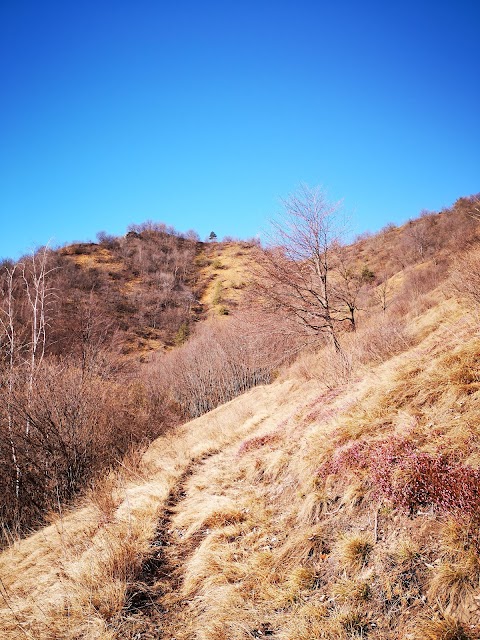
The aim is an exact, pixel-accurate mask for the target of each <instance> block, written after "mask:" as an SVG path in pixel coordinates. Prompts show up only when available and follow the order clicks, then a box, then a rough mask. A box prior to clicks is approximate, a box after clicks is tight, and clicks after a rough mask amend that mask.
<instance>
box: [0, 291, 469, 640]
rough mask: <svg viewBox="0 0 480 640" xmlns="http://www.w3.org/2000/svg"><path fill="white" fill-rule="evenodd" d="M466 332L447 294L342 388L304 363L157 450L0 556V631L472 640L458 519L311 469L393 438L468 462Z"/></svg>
mask: <svg viewBox="0 0 480 640" xmlns="http://www.w3.org/2000/svg"><path fill="white" fill-rule="evenodd" d="M477 326H478V325H477V324H476V323H475V322H473V321H472V320H469V318H468V315H466V314H465V310H464V309H462V307H461V306H460V305H459V304H458V303H456V302H455V301H454V300H449V299H446V300H445V299H444V300H441V301H440V302H439V304H437V305H436V306H434V307H433V308H431V309H428V310H427V311H425V312H424V313H423V314H422V315H420V316H418V317H417V318H416V319H415V320H413V321H412V323H411V324H410V336H409V339H408V341H405V342H404V343H403V345H404V349H403V351H402V352H401V353H399V354H398V355H396V356H394V357H393V358H390V359H388V360H387V361H386V362H384V363H382V364H380V365H376V366H375V365H372V364H370V365H368V364H367V365H365V364H363V365H362V364H358V366H353V367H351V370H350V381H349V382H347V383H344V384H340V385H338V386H336V387H334V386H333V385H331V386H332V388H331V389H326V388H325V387H323V386H322V385H321V384H320V383H319V378H320V377H321V375H322V373H323V372H324V366H325V362H322V360H321V355H320V356H311V357H310V361H309V362H307V363H304V366H303V368H302V366H301V365H297V368H296V369H295V370H293V371H291V372H290V376H289V378H290V379H286V380H283V381H277V382H276V383H274V384H273V385H271V386H270V387H263V388H257V389H254V390H252V391H251V392H249V393H248V394H246V395H244V396H242V397H240V398H238V399H236V400H234V401H232V402H230V403H229V404H227V405H225V406H222V407H220V408H218V409H217V410H215V411H213V412H211V413H210V414H207V415H205V416H203V417H202V418H200V419H198V420H196V421H194V422H192V423H189V424H187V425H185V426H184V427H181V428H180V429H179V430H178V431H177V432H176V433H175V434H173V435H170V436H168V437H165V438H161V439H159V440H157V441H156V442H154V443H153V444H152V445H151V446H150V448H149V449H148V451H147V452H146V453H145V455H144V456H143V458H142V460H141V462H139V463H138V461H137V462H136V463H135V461H132V464H131V465H128V464H127V465H126V467H125V468H124V469H123V472H122V473H119V474H117V475H116V476H113V477H111V478H110V479H107V480H106V482H105V486H104V487H103V488H102V490H98V491H97V492H96V494H95V495H94V496H93V497H92V499H91V500H86V501H85V505H84V506H83V507H82V508H80V509H77V510H74V511H72V512H71V513H70V514H65V515H63V516H62V517H58V516H56V517H55V519H54V522H53V523H52V525H51V526H50V527H47V528H45V529H43V530H41V531H39V532H38V533H36V534H34V535H33V536H31V537H30V538H28V539H26V540H24V541H21V542H19V543H17V544H15V545H14V546H13V547H12V548H11V549H9V550H7V551H5V552H4V553H3V554H2V556H1V557H0V572H1V579H2V582H1V588H2V596H3V603H2V609H1V614H2V618H1V619H2V622H1V629H2V637H4V638H19V637H30V638H42V639H43V638H52V639H53V638H103V639H106V638H134V637H135V638H154V637H158V635H155V634H156V633H157V634H158V631H155V629H162V634H163V635H162V637H166V638H172V639H173V638H176V639H177V640H180V639H185V640H186V639H187V638H202V639H205V640H206V639H207V638H208V639H211V640H213V639H215V640H219V639H227V638H229V639H234V638H247V637H252V636H253V637H261V636H262V634H263V635H270V636H271V637H276V638H281V639H289V640H294V639H295V640H299V639H305V640H307V639H310V638H316V637H318V638H322V637H324V638H350V637H362V635H363V636H366V635H368V637H369V638H377V639H378V638H417V639H420V638H447V637H448V638H462V637H465V638H477V637H478V635H475V632H474V630H472V629H471V630H470V631H468V629H469V628H470V625H476V624H477V625H478V624H480V607H479V595H480V589H479V586H478V585H479V577H480V563H479V558H478V554H477V553H476V552H475V550H474V549H473V548H472V546H471V545H470V543H469V539H468V536H467V535H466V533H465V531H463V530H462V528H461V526H460V525H459V524H458V521H457V520H455V519H453V518H451V517H448V516H445V515H439V514H436V513H433V511H432V510H431V509H428V508H427V509H425V510H421V509H418V511H416V512H415V513H413V514H412V515H409V514H408V513H406V512H404V511H402V510H397V509H394V508H392V506H391V504H390V503H389V501H388V500H386V499H383V498H381V497H380V496H378V495H376V494H375V492H374V489H373V487H372V485H371V482H370V481H369V478H368V473H367V471H366V470H365V469H363V470H362V469H360V470H359V469H355V468H352V467H348V466H345V468H343V469H341V470H340V473H336V474H335V473H331V474H329V475H327V476H326V477H325V476H324V475H323V476H322V475H321V474H319V469H320V468H321V466H322V463H324V462H326V461H327V460H329V459H332V456H335V455H336V452H337V453H338V451H339V450H341V449H342V448H343V449H345V447H348V446H349V444H351V443H352V442H355V441H359V440H368V441H369V442H375V441H384V440H385V439H388V438H391V437H392V436H393V435H398V436H405V435H408V438H409V439H410V440H411V441H414V442H415V443H417V445H418V447H419V448H420V449H421V450H423V451H428V452H433V451H437V450H438V448H439V447H440V445H441V444H442V443H443V444H447V445H448V447H449V449H453V450H455V449H456V450H458V451H461V452H463V455H464V457H465V456H467V455H468V456H469V458H468V460H467V461H468V462H469V463H470V464H472V465H475V466H477V465H478V462H479V459H480V449H479V447H478V400H479V381H480V371H479V370H478V364H477V362H478V355H479V354H480V340H479V336H478V329H477ZM407 344H408V345H409V346H407ZM329 359H330V360H331V358H329ZM358 362H359V363H360V359H358ZM302 371H303V372H304V371H308V375H305V373H303V374H302ZM306 378H308V379H306ZM467 444H468V446H467ZM127 467H130V470H129V469H128V468H127ZM159 523H160V524H159ZM469 545H470V546H469ZM152 554H153V556H154V557H155V556H156V558H157V561H156V563H155V562H154V563H153V564H152V560H151V561H150V565H149V564H148V563H145V559H146V558H148V557H150V556H152ZM149 566H150V569H149ZM152 566H153V567H154V570H153V571H152ZM12 568H14V570H13V571H12ZM136 593H137V594H138V593H141V594H143V599H142V598H140V600H139V599H138V598H136V597H135V594H136ZM125 602H127V607H126V608H124V606H125ZM129 602H130V605H129V606H128V603H129ZM139 602H143V605H142V606H140V605H139ZM149 602H155V603H157V604H156V605H155V606H145V603H147V604H148V603H149ZM144 607H145V608H144ZM445 616H446V617H445ZM436 619H438V620H437V621H435V620H436ZM432 620H433V621H432ZM461 624H463V631H462V633H463V632H465V633H467V631H468V634H469V635H465V636H462V635H461V633H460V631H459V629H460V626H459V625H461ZM435 625H436V626H435ZM449 629H450V631H449ZM452 629H453V630H454V631H452ZM455 629H456V631H455ZM447 633H450V634H451V635H447ZM452 633H453V635H452ZM455 633H456V634H457V635H455ZM139 634H140V635H139Z"/></svg>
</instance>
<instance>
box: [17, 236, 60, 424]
mask: <svg viewBox="0 0 480 640" xmlns="http://www.w3.org/2000/svg"><path fill="white" fill-rule="evenodd" d="M47 257H48V249H47V247H43V248H42V249H40V251H38V252H37V253H33V254H32V257H31V259H30V260H28V262H26V263H24V264H22V266H21V268H22V279H23V282H24V285H25V292H26V296H27V302H28V307H29V309H30V313H31V340H30V344H29V374H28V386H27V403H28V402H29V400H30V397H31V394H32V390H33V383H34V380H35V375H36V372H37V370H38V369H39V367H40V366H41V364H42V361H43V357H44V355H45V346H46V329H47V310H48V305H49V300H50V298H51V297H52V295H53V292H52V290H51V289H50V288H49V287H48V286H47V276H48V275H49V273H50V270H48V269H47ZM25 431H26V435H27V436H28V432H29V421H28V419H27V423H26V428H25Z"/></svg>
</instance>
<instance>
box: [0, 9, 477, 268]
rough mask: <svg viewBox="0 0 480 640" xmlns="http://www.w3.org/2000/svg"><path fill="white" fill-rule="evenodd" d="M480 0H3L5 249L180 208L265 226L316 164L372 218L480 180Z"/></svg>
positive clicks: (378, 221) (121, 228)
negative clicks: (391, 0) (389, 0)
mask: <svg viewBox="0 0 480 640" xmlns="http://www.w3.org/2000/svg"><path fill="white" fill-rule="evenodd" d="M479 18H480V3H479V2H478V1H477V0H469V1H468V2H467V1H465V0H456V1H453V0H452V1H448V2H445V1H442V0H437V1H435V2H422V1H421V0H418V1H416V2H411V1H410V0H406V1H402V2H384V1H382V2H372V1H369V0H365V1H362V2H360V1H356V2H354V1H351V0H349V1H347V0H336V1H335V2H333V0H332V1H328V2H327V1H322V0H317V1H316V2H310V1H305V0H296V1H295V2H293V1H288V2H281V1H277V2H267V1H261V0H258V1H257V2H250V1H249V0H246V1H243V2H231V1H228V0H223V1H222V2H198V1H197V2H188V1H187V2H186V1H182V0H177V1H176V2H161V1H150V0H136V1H135V2H134V1H133V0H132V1H130V2H126V1H124V0H116V1H115V2H113V1H111V2H104V1H102V0H97V1H96V2H90V1H89V0H85V1H84V2H81V3H80V2H78V3H73V2H65V1H61V2H51V1H48V0H44V1H39V0H36V1H35V2H27V1H23V0H1V2H0V90H1V96H2V98H1V100H0V221H1V227H0V229H1V230H0V256H3V257H6V256H10V257H17V256H19V255H20V254H21V253H22V252H26V251H28V250H29V249H30V248H32V247H33V246H34V245H39V244H43V243H46V242H48V241H50V242H52V243H53V244H54V245H55V244H63V243H66V242H71V241H75V240H89V239H91V240H94V239H95V235H96V233H97V231H100V230H105V231H107V232H108V233H113V234H122V233H124V232H125V231H126V228H127V226H128V225H129V224H131V223H139V222H142V221H144V220H147V219H152V220H157V221H163V222H166V223H167V224H170V225H173V226H174V227H176V228H177V229H178V230H180V231H186V230H188V229H191V228H193V229H195V230H197V231H198V232H199V233H200V235H201V236H202V237H203V236H206V235H207V234H208V233H209V232H210V231H212V230H213V231H215V232H216V233H217V235H218V236H219V237H220V238H221V237H222V236H224V235H233V236H238V237H243V238H246V237H251V236H254V235H256V234H258V233H259V232H260V231H261V230H262V229H263V228H265V227H266V226H267V221H268V219H269V218H271V217H272V216H273V215H274V214H275V213H276V212H277V211H278V209H279V208H280V205H279V199H280V198H281V197H284V196H286V195H287V194H288V193H290V192H292V191H293V190H294V189H295V188H296V186H297V185H298V184H299V183H300V182H305V183H308V184H310V185H318V184H321V185H323V186H324V187H325V189H326V190H327V193H328V195H329V196H330V198H332V199H335V200H336V199H342V198H343V200H344V205H345V208H346V209H347V211H349V212H350V213H352V214H353V217H354V224H355V228H356V230H357V231H358V232H361V231H364V230H376V229H379V228H380V227H382V226H384V225H385V224H386V223H388V222H391V221H393V222H396V223H400V222H403V221H405V220H406V219H408V218H409V217H414V216H416V215H418V213H419V212H420V210H421V209H430V210H437V209H439V208H441V207H443V206H448V205H450V204H452V203H453V202H454V201H455V200H456V199H457V198H458V197H460V196H462V195H469V194H472V193H475V192H478V191H480V180H479V178H480V153H479V151H478V150H479V148H480V107H479V105H480V100H479V97H480V88H479V87H480V83H479V70H480V48H479V46H478V23H479Z"/></svg>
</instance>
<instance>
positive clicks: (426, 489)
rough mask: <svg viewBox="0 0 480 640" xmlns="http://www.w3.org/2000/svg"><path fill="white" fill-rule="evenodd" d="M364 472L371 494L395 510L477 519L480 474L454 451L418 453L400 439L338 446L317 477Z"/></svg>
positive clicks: (478, 512) (478, 516) (358, 442)
mask: <svg viewBox="0 0 480 640" xmlns="http://www.w3.org/2000/svg"><path fill="white" fill-rule="evenodd" d="M345 469H349V470H350V471H355V470H361V469H363V470H365V469H367V470H368V471H369V472H370V478H371V481H372V484H373V486H374V488H375V490H376V491H377V492H378V493H379V494H380V495H383V496H385V497H386V498H388V499H389V500H390V501H391V502H392V503H393V505H394V506H395V507H399V508H401V509H405V510H408V511H409V512H410V513H413V512H414V511H415V510H417V509H419V508H425V507H433V508H434V509H435V510H437V511H442V512H450V513H456V514H458V515H463V516H466V517H469V518H473V519H475V520H477V519H478V520H480V470H479V469H473V468H472V467H468V466H466V465H463V464H461V463H460V462H458V460H457V459H456V458H455V456H454V455H453V454H452V453H443V452H442V453H439V454H438V455H431V454H429V453H425V452H423V451H418V449H416V448H415V444H414V443H413V442H411V441H409V440H406V439H404V438H395V437H394V438H391V439H390V440H382V441H379V442H378V441H377V442H367V441H364V440H363V441H362V440H360V441H357V442H354V443H353V444H350V445H348V446H345V447H342V448H341V449H340V450H338V451H337V453H336V454H335V455H334V457H333V458H332V459H331V460H329V461H328V462H327V463H325V464H324V465H322V467H321V468H320V469H319V472H318V473H319V475H320V476H323V477H326V476H327V475H330V474H333V475H336V474H339V473H341V472H342V471H343V470H345Z"/></svg>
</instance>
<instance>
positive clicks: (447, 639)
mask: <svg viewBox="0 0 480 640" xmlns="http://www.w3.org/2000/svg"><path fill="white" fill-rule="evenodd" d="M478 631H479V630H477V631H475V630H471V629H468V628H467V626H466V625H464V624H462V623H461V622H458V620H455V619H454V618H452V617H450V616H445V617H444V618H442V619H441V620H439V619H436V620H431V619H430V620H429V619H426V620H423V621H421V622H420V623H419V624H417V625H416V628H415V630H414V632H413V634H412V636H411V637H412V639H413V640H477V639H478V637H479V636H478Z"/></svg>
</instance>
